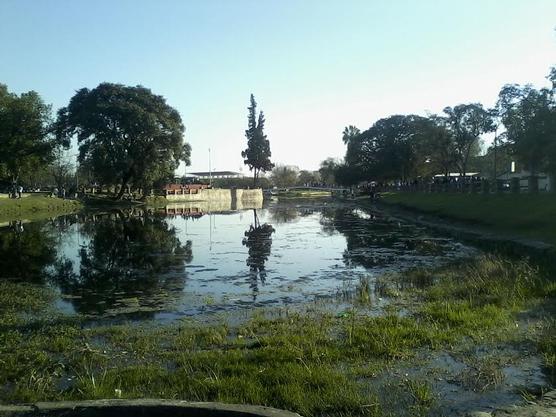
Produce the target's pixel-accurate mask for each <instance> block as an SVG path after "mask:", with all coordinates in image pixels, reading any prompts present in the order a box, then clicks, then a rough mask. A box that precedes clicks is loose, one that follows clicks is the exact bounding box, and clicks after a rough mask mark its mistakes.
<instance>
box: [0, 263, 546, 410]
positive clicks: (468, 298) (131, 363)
mask: <svg viewBox="0 0 556 417" xmlns="http://www.w3.org/2000/svg"><path fill="white" fill-rule="evenodd" d="M428 273H429V274H430V275H431V276H430V277H427V276H425V275H426V274H427V272H426V270H423V271H420V272H419V274H420V275H419V277H418V279H417V282H418V283H421V282H425V283H426V285H412V286H411V290H410V292H411V296H412V297H415V299H416V300H418V301H419V302H418V303H416V304H415V305H414V306H413V311H412V312H411V313H409V314H405V315H403V316H402V315H400V314H399V313H397V312H396V310H395V309H386V310H385V313H384V314H383V315H381V316H369V315H368V314H365V313H364V312H363V311H361V309H360V308H359V307H357V305H358V301H357V299H360V300H361V299H362V300H366V299H367V297H368V299H370V291H371V289H370V288H371V285H370V283H369V281H360V282H359V283H358V288H359V289H357V290H356V293H357V292H359V295H357V296H356V297H355V298H356V300H354V307H353V308H352V309H350V310H348V311H347V312H346V314H341V315H332V314H329V313H323V312H312V313H303V314H302V313H290V312H286V313H285V314H282V315H280V316H279V317H269V316H265V315H264V314H254V315H253V316H252V318H250V319H249V320H247V321H246V322H245V323H243V324H241V325H235V326H230V325H228V324H227V323H226V322H225V321H223V322H222V323H219V324H211V325H201V324H199V325H198V324H195V323H194V322H178V323H175V324H172V325H166V326H158V325H155V324H128V325H126V324H120V325H115V324H114V325H105V326H99V327H91V328H88V327H87V326H85V325H84V324H85V323H83V322H80V321H79V320H71V319H68V318H65V317H62V316H59V315H56V314H55V313H54V312H52V311H51V310H50V305H51V302H52V299H53V298H52V297H53V294H52V293H51V292H49V291H48V290H44V289H40V288H38V287H33V286H27V285H22V284H13V283H12V284H10V283H2V284H1V285H2V287H1V288H0V289H1V290H2V291H0V301H5V304H4V303H2V304H1V306H2V307H0V325H1V326H2V331H1V332H0V387H1V388H0V401H2V402H9V403H11V402H31V401H37V400H60V399H95V398H120V397H121V398H140V397H163V398H176V399H177V398H179V399H186V400H192V401H223V402H231V403H248V404H262V405H267V406H273V407H278V408H284V409H288V410H292V411H296V412H299V413H300V414H302V415H305V416H324V415H326V416H347V415H350V416H363V415H365V416H378V415H381V413H382V409H381V406H380V398H379V396H378V391H376V390H374V389H371V388H369V384H368V383H367V382H368V380H369V379H374V378H375V377H376V376H377V375H378V374H380V373H381V372H384V371H383V370H385V369H388V368H390V367H392V366H395V364H396V363H397V362H399V361H411V359H412V358H413V357H415V356H416V353H417V352H422V351H423V350H431V351H434V350H444V349H451V348H452V347H453V346H455V345H457V344H458V343H461V342H462V341H463V340H466V339H471V340H481V341H482V342H483V343H484V342H485V340H486V339H490V340H491V342H492V343H498V342H500V340H503V337H504V336H501V334H502V333H504V332H502V331H501V330H504V329H506V328H507V327H508V326H512V325H514V323H513V320H514V316H515V314H516V312H518V311H521V310H522V309H523V308H525V307H527V306H529V304H531V303H533V301H534V300H536V299H538V298H545V299H546V298H548V297H551V296H553V295H554V290H553V286H552V284H550V283H548V282H547V281H546V280H544V279H543V277H542V275H541V274H540V273H539V272H538V271H537V270H536V269H535V268H532V267H530V266H529V265H528V264H527V263H526V262H515V261H514V262H510V261H507V260H505V259H501V258H498V257H494V256H483V257H480V258H478V259H475V260H468V261H467V262H465V263H460V264H457V265H453V266H448V267H444V268H440V269H436V270H434V271H429V272H428ZM399 279H402V278H400V277H399ZM410 279H411V280H416V278H415V276H413V277H412V278H410ZM553 332H554V326H553V324H552V325H550V326H549V325H548V324H547V326H546V329H545V334H546V335H548V337H552V336H550V335H552V334H553ZM506 333H507V332H506ZM554 339H556V338H554V337H552V339H550V338H547V337H545V338H541V339H540V341H539V350H540V351H542V352H543V353H544V355H545V358H546V364H547V367H548V368H549V369H552V371H551V372H552V375H553V372H554V357H555V354H556V350H555V345H554V342H553V340H554ZM477 369H481V370H482V371H481V375H482V376H483V377H482V378H483V379H484V381H486V382H485V384H487V383H489V381H492V380H493V379H492V378H491V376H492V375H494V376H496V375H495V374H494V373H493V372H494V371H493V372H490V371H489V368H488V367H487V364H483V365H481V367H480V368H477ZM489 378H490V379H489ZM403 389H404V390H406V393H407V394H408V395H409V397H410V398H411V401H410V402H409V405H408V407H410V410H409V412H410V413H412V414H413V415H424V414H426V413H427V412H428V411H427V410H429V409H430V408H431V407H434V404H435V398H434V395H432V391H431V387H430V385H429V384H428V383H427V382H426V381H411V382H407V383H406V384H405V385H404V386H403Z"/></svg>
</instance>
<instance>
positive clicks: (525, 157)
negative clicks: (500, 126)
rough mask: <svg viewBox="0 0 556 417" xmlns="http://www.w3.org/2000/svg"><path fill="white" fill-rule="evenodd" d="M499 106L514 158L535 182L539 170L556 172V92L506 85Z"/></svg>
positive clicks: (528, 86) (546, 89)
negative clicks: (522, 165) (524, 167)
mask: <svg viewBox="0 0 556 417" xmlns="http://www.w3.org/2000/svg"><path fill="white" fill-rule="evenodd" d="M498 106H499V107H500V109H501V115H502V122H503V123H504V126H505V127H506V138H507V140H508V142H509V144H510V145H511V147H512V149H513V152H514V154H515V155H516V156H517V158H518V159H519V160H520V161H521V162H522V163H523V164H525V166H526V167H527V168H528V169H529V171H530V172H531V175H532V177H533V178H532V180H533V181H535V180H534V177H535V176H536V175H537V174H538V172H539V171H540V170H543V169H547V170H549V171H551V172H552V173H554V172H556V161H554V156H555V155H554V154H553V152H554V151H556V103H555V101H554V96H553V91H552V90H551V89H548V88H543V89H540V90H537V89H535V88H533V87H531V86H530V85H526V86H519V85H516V84H512V85H506V86H504V87H502V90H501V91H500V94H499V99H498ZM555 154H556V152H555ZM531 185H532V184H531ZM532 188H534V187H532Z"/></svg>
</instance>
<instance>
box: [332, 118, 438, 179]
mask: <svg viewBox="0 0 556 417" xmlns="http://www.w3.org/2000/svg"><path fill="white" fill-rule="evenodd" d="M434 127H435V125H434V124H433V123H432V122H431V120H429V119H427V118H424V117H420V116H416V115H408V116H403V115H395V116H390V117H387V118H385V119H380V120H378V121H377V122H376V123H375V124H374V125H373V126H372V127H371V128H370V129H368V130H366V131H364V132H362V133H360V134H357V135H356V136H352V137H350V138H349V140H348V142H347V151H346V157H345V162H346V168H340V170H339V172H340V175H341V176H342V178H344V177H346V178H349V177H350V176H351V177H356V178H357V177H359V178H360V179H367V180H371V179H374V180H391V179H402V180H407V179H411V178H416V177H418V176H420V175H422V172H421V170H422V168H423V166H424V164H425V160H426V159H427V154H426V152H427V149H426V148H425V147H424V143H425V139H427V138H428V137H429V136H431V134H432V133H431V131H432V129H433V128H434ZM430 147H432V146H430ZM347 167H349V169H350V170H351V172H349V171H348V172H345V170H346V169H347ZM342 170H344V172H342ZM342 182H344V183H347V182H348V181H347V180H343V181H342Z"/></svg>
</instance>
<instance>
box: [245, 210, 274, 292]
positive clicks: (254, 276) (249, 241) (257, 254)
mask: <svg viewBox="0 0 556 417" xmlns="http://www.w3.org/2000/svg"><path fill="white" fill-rule="evenodd" d="M274 232H275V229H274V228H273V227H272V225H270V224H268V223H264V224H261V223H260V221H259V217H258V216H257V210H256V209H253V224H251V225H250V226H249V229H248V230H247V231H245V237H244V238H243V240H242V244H243V245H244V246H247V248H248V256H247V266H248V267H249V272H250V282H249V286H250V287H251V289H252V290H253V299H256V298H257V293H258V291H259V281H260V282H261V284H264V283H265V280H266V269H265V263H266V261H267V260H268V257H269V256H270V251H271V248H272V234H273V233H274Z"/></svg>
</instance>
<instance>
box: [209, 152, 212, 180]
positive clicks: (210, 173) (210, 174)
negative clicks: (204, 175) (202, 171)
mask: <svg viewBox="0 0 556 417" xmlns="http://www.w3.org/2000/svg"><path fill="white" fill-rule="evenodd" d="M209 186H211V187H212V171H211V166H210V148H209Z"/></svg>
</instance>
